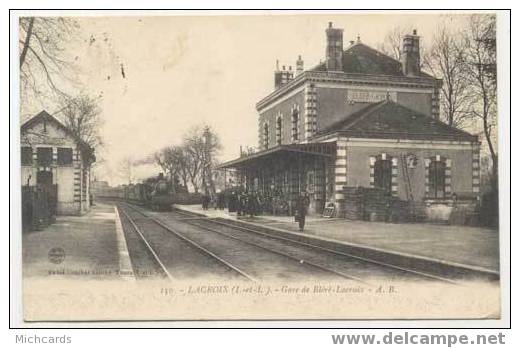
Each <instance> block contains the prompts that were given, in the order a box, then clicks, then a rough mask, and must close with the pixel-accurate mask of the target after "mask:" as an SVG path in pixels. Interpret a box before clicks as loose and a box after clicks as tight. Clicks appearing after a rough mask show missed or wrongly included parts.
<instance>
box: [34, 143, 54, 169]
mask: <svg viewBox="0 0 520 348" xmlns="http://www.w3.org/2000/svg"><path fill="white" fill-rule="evenodd" d="M36 153H37V158H38V165H39V166H40V167H50V166H51V164H52V147H39V148H38V149H37V152H36Z"/></svg>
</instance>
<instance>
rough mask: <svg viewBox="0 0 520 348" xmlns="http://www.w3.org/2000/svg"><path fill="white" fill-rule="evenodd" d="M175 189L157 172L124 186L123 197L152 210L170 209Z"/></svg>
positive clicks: (173, 200)
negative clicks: (141, 180)
mask: <svg viewBox="0 0 520 348" xmlns="http://www.w3.org/2000/svg"><path fill="white" fill-rule="evenodd" d="M175 191H176V190H175V189H174V188H173V187H172V184H171V183H170V182H169V181H168V180H166V179H165V178H164V175H163V174H162V173H159V175H158V176H154V177H151V178H148V179H146V180H144V181H143V182H142V183H138V184H130V185H127V186H125V187H124V193H123V198H124V199H125V200H126V201H128V202H130V203H134V204H139V205H143V206H146V207H148V208H150V209H152V210H157V211H170V210H171V207H172V204H174V203H175Z"/></svg>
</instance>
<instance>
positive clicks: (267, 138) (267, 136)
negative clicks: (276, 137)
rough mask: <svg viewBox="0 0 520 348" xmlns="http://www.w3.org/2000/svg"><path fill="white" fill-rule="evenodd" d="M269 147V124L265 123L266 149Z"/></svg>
mask: <svg viewBox="0 0 520 348" xmlns="http://www.w3.org/2000/svg"><path fill="white" fill-rule="evenodd" d="M268 148H269V125H268V124H267V123H264V149H266V150H267V149H268Z"/></svg>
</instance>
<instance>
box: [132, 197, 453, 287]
mask: <svg viewBox="0 0 520 348" xmlns="http://www.w3.org/2000/svg"><path fill="white" fill-rule="evenodd" d="M131 207H132V208H131V209H133V210H135V211H136V212H139V213H140V214H141V215H142V216H144V217H147V218H150V219H153V220H154V221H156V223H160V224H162V225H165V226H172V225H175V226H176V228H177V229H181V228H180V227H179V226H184V228H183V231H184V232H183V234H184V236H186V235H189V238H195V239H198V240H199V241H200V242H201V243H204V244H205V245H211V246H212V247H213V246H215V247H217V249H218V247H219V246H220V247H221V246H222V244H223V243H227V244H230V243H235V245H234V247H233V248H234V250H235V251H237V252H238V251H239V250H240V249H246V250H248V251H249V252H251V257H250V259H251V258H254V257H253V256H254V255H257V254H259V251H261V252H262V254H263V256H262V258H261V259H260V260H259V259H258V258H254V261H258V262H259V263H260V264H265V256H266V255H271V256H270V257H269V256H268V261H271V262H274V261H280V260H284V263H285V265H284V267H286V268H287V265H288V264H291V267H290V268H294V267H296V268H298V272H300V275H299V278H300V279H305V280H309V279H313V280H318V279H329V280H330V279H342V280H350V281H355V282H358V283H365V284H367V283H369V282H370V280H378V279H384V280H390V279H394V280H402V279H413V280H436V281H439V280H441V281H446V282H451V283H453V281H452V280H449V279H445V278H441V277H437V276H433V275H428V274H422V273H420V272H416V271H413V270H407V269H403V268H399V267H394V266H391V265H386V264H381V263H379V262H373V261H371V260H365V259H362V258H359V257H356V256H353V255H348V254H345V253H341V252H338V251H334V250H328V249H325V248H320V247H316V246H313V245H310V244H306V243H301V242H298V241H294V240H289V239H287V238H281V237H279V236H272V235H269V234H267V233H264V232H261V231H257V230H254V229H251V228H246V227H242V226H235V225H232V224H228V223H226V222H222V221H218V220H215V219H208V218H205V217H201V216H200V215H198V214H193V213H187V212H182V211H181V212H180V211H174V212H172V213H168V214H157V213H152V212H147V211H145V210H143V209H142V208H138V207H135V206H131ZM188 226H189V227H188ZM201 230H202V231H205V233H204V235H205V238H202V239H201V236H200V235H201V234H200V233H195V232H194V231H201ZM208 233H209V234H208ZM223 241H224V242H223ZM226 241H227V242H226ZM215 244H217V245H215ZM221 250H222V249H220V252H221ZM246 250H242V253H243V252H244V251H246ZM221 255H222V254H221ZM225 257H226V259H227V260H230V258H233V261H232V262H233V263H236V262H238V263H242V265H243V266H241V268H245V269H248V268H249V267H250V266H251V264H250V263H249V265H248V264H247V263H246V265H244V264H243V260H242V261H241V260H238V261H237V260H236V258H234V257H233V255H232V256H230V254H229V253H227V254H226V255H225ZM263 268H264V267H262V269H263ZM267 268H269V267H267ZM266 271H268V270H267V269H266ZM250 273H251V274H255V275H256V276H257V277H258V278H261V279H264V278H266V277H265V274H264V275H263V274H261V273H265V272H258V269H257V270H253V271H250ZM259 273H260V274H259ZM278 275H279V276H280V277H281V278H284V274H283V272H279V274H278ZM317 275H318V277H316V276H317ZM267 278H269V277H267ZM289 278H290V277H289Z"/></svg>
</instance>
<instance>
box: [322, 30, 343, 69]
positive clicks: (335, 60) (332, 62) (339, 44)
mask: <svg viewBox="0 0 520 348" xmlns="http://www.w3.org/2000/svg"><path fill="white" fill-rule="evenodd" d="M325 33H326V35H327V49H326V52H325V57H326V65H327V70H328V71H343V29H337V28H333V27H332V22H329V27H328V28H327V30H325Z"/></svg>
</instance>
